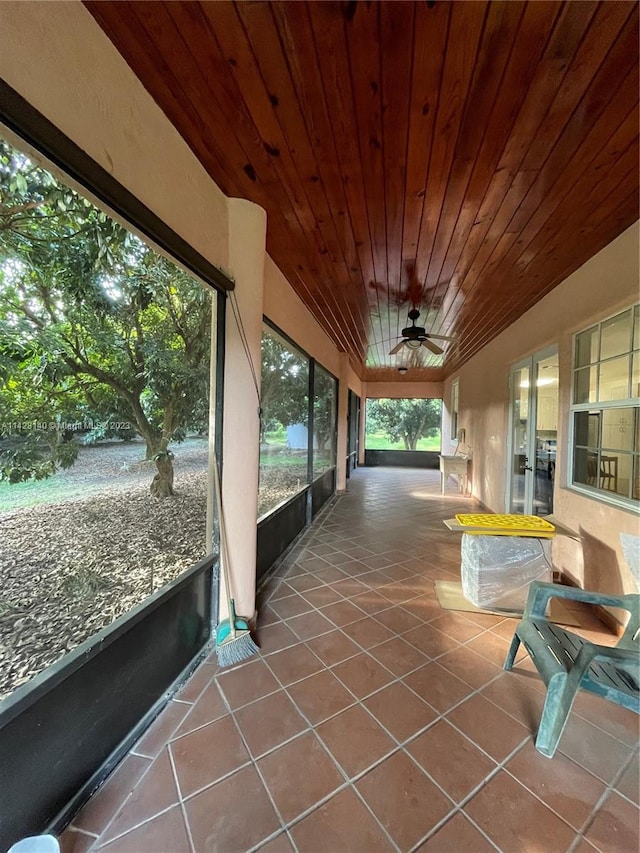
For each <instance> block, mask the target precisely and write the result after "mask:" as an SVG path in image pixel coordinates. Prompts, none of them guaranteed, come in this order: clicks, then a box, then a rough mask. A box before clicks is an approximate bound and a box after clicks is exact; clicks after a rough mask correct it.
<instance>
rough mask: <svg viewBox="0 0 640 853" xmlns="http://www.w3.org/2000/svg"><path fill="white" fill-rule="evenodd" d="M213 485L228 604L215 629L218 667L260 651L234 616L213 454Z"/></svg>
mask: <svg viewBox="0 0 640 853" xmlns="http://www.w3.org/2000/svg"><path fill="white" fill-rule="evenodd" d="M213 469H214V476H213V480H214V486H215V491H216V502H217V504H218V525H219V527H220V564H221V565H222V574H223V576H224V586H225V593H226V595H227V604H228V606H229V618H228V619H223V621H222V622H220V623H219V625H218V629H217V631H216V654H217V656H218V663H219V664H220V666H232V665H233V664H234V663H240V662H241V661H243V660H245V659H246V658H250V657H251V656H252V655H255V654H257V653H258V652H259V651H260V650H259V648H258V646H256V644H255V643H254V642H253V640H252V639H251V633H250V631H249V624H248V622H247V620H246V619H242V618H241V617H239V616H236V605H235V601H234V600H233V598H232V592H231V580H230V577H229V565H228V559H229V550H228V547H227V533H226V526H225V522H224V513H223V511H222V494H221V489H220V473H219V471H218V460H217V459H216V457H215V455H214V457H213Z"/></svg>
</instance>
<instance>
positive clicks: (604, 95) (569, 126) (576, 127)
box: [509, 3, 638, 231]
mask: <svg viewBox="0 0 640 853" xmlns="http://www.w3.org/2000/svg"><path fill="white" fill-rule="evenodd" d="M614 5H617V4H613V3H612V4H605V6H607V7H608V6H614ZM601 8H602V7H601ZM626 21H627V22H628V23H627V25H626V26H625V27H623V29H621V30H620V31H618V37H617V38H614V39H613V41H612V43H611V44H609V49H608V50H607V51H606V52H604V49H603V45H602V44H601V43H600V40H601V34H600V32H601V31H600V28H599V27H598V16H597V15H596V16H595V18H594V19H593V21H592V25H591V27H590V28H589V30H588V32H587V35H586V36H585V39H584V40H583V42H582V44H581V46H580V49H581V51H583V50H584V51H586V50H587V46H588V45H590V43H591V42H590V39H589V35H590V33H593V39H594V40H595V41H597V42H598V46H599V47H600V48H601V51H600V52H599V53H598V56H597V58H598V60H600V55H601V53H604V56H602V59H601V61H600V62H599V65H598V66H597V68H596V69H595V70H593V72H592V73H591V75H590V76H589V71H590V69H587V70H585V71H584V72H582V69H581V68H580V71H581V72H582V73H581V74H580V75H575V76H578V81H577V83H576V85H575V88H574V89H573V90H572V93H573V96H574V98H573V99H572V100H571V102H570V104H569V105H568V106H569V108H568V110H567V113H566V114H565V115H564V116H560V117H559V118H558V119H557V121H555V122H554V123H551V122H548V123H547V125H548V128H549V129H548V131H547V134H546V137H545V138H547V140H548V148H547V150H546V152H545V156H544V157H543V156H542V153H541V150H540V146H541V141H540V137H541V135H542V131H540V133H539V134H538V135H537V136H536V139H535V140H533V141H532V146H531V148H530V149H529V151H528V152H527V156H526V157H525V159H524V162H523V168H524V169H525V170H528V169H529V168H530V167H531V166H530V164H531V162H532V161H534V162H535V164H536V165H535V168H536V169H537V170H538V172H539V178H538V179H537V182H536V183H539V184H542V182H543V181H546V180H548V177H547V176H548V174H549V171H550V170H551V169H552V165H551V164H554V165H555V174H560V172H561V171H562V169H563V167H564V166H565V165H566V163H567V162H568V161H569V159H570V157H571V152H572V150H573V149H572V148H571V147H570V144H569V143H568V141H567V140H568V137H569V136H570V135H571V133H572V132H574V133H575V135H576V138H577V143H578V142H579V141H580V130H581V128H583V127H584V124H585V121H588V122H592V121H595V120H597V118H598V116H599V115H600V114H601V112H602V111H603V110H604V109H605V108H606V105H607V104H608V103H609V100H610V99H611V94H612V92H611V80H612V79H619V78H620V74H621V73H622V74H623V75H625V76H626V71H627V70H628V69H629V68H630V67H632V65H633V63H634V61H637V54H638V50H637V27H636V26H635V25H634V21H633V20H632V16H628V17H627V19H626ZM634 47H635V52H634V54H633V55H631V53H630V48H631V49H633V48H634ZM574 64H577V65H578V66H581V64H584V60H583V59H582V57H581V54H580V51H579V52H578V54H576V57H575V60H574V62H572V63H571V66H570V68H569V70H568V73H567V77H570V76H571V72H572V69H573V67H574ZM618 65H620V70H618V73H616V70H617V66H618ZM569 90H570V85H569V83H568V82H567V78H566V77H565V84H564V85H563V86H562V87H561V89H560V90H559V91H558V94H557V95H556V98H555V99H554V104H555V103H556V102H557V101H558V100H561V101H562V103H563V104H565V103H567V101H568V95H567V92H568V91H569ZM594 102H595V103H594ZM554 104H552V105H551V109H550V111H549V113H550V114H553V116H554V117H555V116H557V114H558V111H557V109H556V110H554ZM584 113H586V115H584ZM563 119H564V120H563ZM534 147H535V150H536V155H535V157H533V158H532V157H530V152H531V151H532V149H533V148H534ZM536 189H537V188H536V185H535V184H534V187H533V188H532V190H531V191H530V192H531V194H532V195H531V196H530V199H531V201H530V204H527V203H526V199H523V204H522V205H521V207H520V208H518V210H517V211H516V213H515V215H514V217H513V220H512V222H511V223H510V226H509V227H511V228H513V229H514V230H516V231H521V230H523V228H524V226H525V224H526V223H527V222H528V221H529V219H530V217H531V215H532V209H531V206H532V205H533V206H535V207H536V208H537V198H538V197H539V192H538V193H537V194H536Z"/></svg>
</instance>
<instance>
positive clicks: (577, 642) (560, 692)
mask: <svg viewBox="0 0 640 853" xmlns="http://www.w3.org/2000/svg"><path fill="white" fill-rule="evenodd" d="M551 598H566V599H571V600H573V601H583V602H585V603H587V604H599V605H605V606H607V607H619V608H621V609H623V610H627V611H629V613H630V614H631V615H630V619H629V622H628V623H627V626H626V628H625V631H624V634H623V635H622V637H621V638H620V640H619V642H618V644H617V646H615V647H613V648H610V647H608V646H600V645H598V644H597V643H591V642H589V641H588V640H584V639H583V638H582V637H580V636H578V635H577V634H574V633H572V632H571V631H567V630H565V629H564V628H560V627H559V626H558V625H554V624H553V623H552V622H549V621H548V619H547V618H546V617H545V613H546V610H547V605H548V603H549V600H550V599H551ZM639 635H640V595H636V594H631V595H620V596H617V595H605V594H603V593H599V592H589V591H587V590H583V589H576V588H574V587H568V586H559V585H557V584H550V583H543V582H541V581H534V582H533V583H532V584H531V587H530V589H529V594H528V598H527V604H526V607H525V610H524V615H523V617H522V621H521V622H520V624H519V625H518V627H517V628H516V632H515V634H514V636H513V640H512V641H511V648H510V649H509V653H508V655H507V659H506V661H505V664H504V668H505V669H506V670H510V669H511V668H512V666H513V662H514V660H515V656H516V653H517V651H518V647H519V646H520V643H521V642H522V643H523V644H524V646H525V648H526V649H527V651H528V652H529V654H530V656H531V660H532V661H533V663H534V664H535V666H536V669H537V670H538V672H539V673H540V675H541V677H542V679H543V680H544V682H545V684H546V685H547V696H546V699H545V703H544V708H543V711H542V719H541V720H540V726H539V728H538V734H537V737H536V749H537V750H538V752H541V753H542V754H543V755H546V756H547V757H548V758H552V757H553V754H554V752H555V751H556V747H557V746H558V741H559V740H560V737H561V735H562V732H563V731H564V727H565V725H566V722H567V719H568V717H569V711H570V710H571V706H572V705H573V700H574V699H575V697H576V694H577V692H578V689H579V688H580V687H582V688H583V689H584V690H589V691H590V692H591V693H596V694H597V695H598V696H603V697H604V698H605V699H609V700H611V701H612V702H615V703H616V704H618V705H622V706H624V707H625V708H630V709H631V710H632V711H635V712H636V714H640V640H639Z"/></svg>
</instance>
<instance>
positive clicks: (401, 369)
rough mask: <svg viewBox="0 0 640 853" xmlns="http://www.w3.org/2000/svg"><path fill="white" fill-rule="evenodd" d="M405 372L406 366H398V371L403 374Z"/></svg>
mask: <svg viewBox="0 0 640 853" xmlns="http://www.w3.org/2000/svg"><path fill="white" fill-rule="evenodd" d="M406 372H407V368H406V367H399V368H398V373H401V374H402V375H403V376H404V375H405V373H406Z"/></svg>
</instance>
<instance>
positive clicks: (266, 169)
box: [138, 2, 301, 229]
mask: <svg viewBox="0 0 640 853" xmlns="http://www.w3.org/2000/svg"><path fill="white" fill-rule="evenodd" d="M138 5H139V8H140V9H142V10H143V14H145V13H146V11H147V4H145V3H144V2H142V3H139V4H138ZM161 6H162V8H163V10H165V11H166V12H167V15H168V16H169V18H168V20H169V21H170V23H171V26H172V27H173V29H174V31H175V32H176V34H177V36H176V37H177V38H179V39H180V40H181V41H182V42H183V44H184V45H185V47H186V48H187V50H189V44H187V42H186V41H185V40H184V39H183V33H184V32H185V31H188V23H187V18H186V17H185V18H184V19H183V20H182V21H180V25H179V26H176V21H175V20H174V19H173V18H172V17H171V14H172V12H173V14H176V12H177V10H178V9H181V10H182V12H181V14H183V15H185V16H186V15H189V14H190V13H191V12H192V11H195V10H197V9H198V8H199V7H198V6H196V4H187V5H186V6H185V5H184V4H167V5H165V4H161ZM150 22H151V23H152V24H154V23H155V24H156V25H157V24H158V23H159V17H158V15H152V16H151V18H150ZM211 37H212V42H211V43H210V46H213V45H214V44H215V46H216V47H218V45H217V43H216V42H215V39H214V38H213V34H212V36H211ZM221 59H222V62H221V66H222V67H224V68H225V69H226V63H225V62H224V58H223V57H221ZM212 60H213V51H211V50H209V51H207V52H206V57H205V59H202V60H199V61H195V62H194V66H195V68H194V71H193V73H185V75H184V76H185V77H186V78H187V82H188V85H189V86H191V87H193V86H195V84H196V80H200V81H201V82H202V83H204V86H205V89H206V93H207V96H206V98H203V99H201V102H200V109H201V111H202V110H205V109H206V111H207V112H206V114H207V115H211V117H212V120H213V121H214V124H213V125H212V126H215V127H222V128H223V131H220V132H219V135H220V136H223V137H224V139H225V150H226V151H233V150H234V146H235V147H237V150H238V152H239V153H240V155H241V156H240V157H239V158H238V159H237V161H236V169H235V171H236V172H238V173H240V174H246V169H245V167H246V165H247V164H250V165H251V166H252V167H253V163H256V155H257V158H258V160H259V161H260V164H259V169H260V173H261V175H262V177H261V178H260V179H259V180H256V181H253V180H252V179H251V178H250V177H249V175H247V176H246V180H247V184H248V185H247V186H246V187H245V186H243V189H242V191H241V192H240V194H239V195H240V196H241V197H244V198H248V199H250V200H251V201H254V202H256V203H257V204H260V205H261V206H262V207H263V208H264V209H268V206H269V205H268V201H269V198H270V197H271V194H272V193H275V194H276V195H277V196H278V198H279V202H280V203H279V205H278V209H279V211H280V212H281V213H282V214H283V216H284V219H285V220H286V221H287V222H288V224H289V226H290V227H293V228H294V229H295V228H296V227H297V226H298V225H299V224H301V222H300V219H299V215H300V207H299V206H298V208H297V209H296V207H295V206H294V204H292V203H291V196H290V195H288V194H287V193H286V192H285V191H284V188H283V185H282V181H281V180H280V179H279V177H278V175H277V173H276V172H275V170H274V168H273V165H272V163H271V162H270V159H269V157H268V155H267V153H266V151H264V150H263V147H262V144H261V140H260V136H259V133H258V131H257V128H255V125H254V124H253V122H252V120H251V117H250V115H249V114H248V113H246V111H245V109H244V100H243V99H242V96H241V93H239V92H238V93H237V94H236V96H235V97H234V96H233V95H232V94H231V93H232V91H235V81H234V80H233V79H232V78H231V76H230V75H228V73H227V81H228V84H229V88H228V89H227V87H226V86H219V87H217V89H216V90H215V91H214V90H213V89H212V88H211V86H210V85H209V83H208V80H207V77H206V76H205V71H213V68H212V66H211V64H210V63H211V61H212ZM212 76H213V75H212ZM218 96H221V97H223V99H224V101H223V102H222V103H221V102H220V101H219V100H218ZM185 97H188V91H185ZM228 115H233V116H236V117H239V118H240V119H241V120H242V126H243V127H244V129H245V131H246V132H245V135H244V137H243V139H240V138H239V137H238V135H237V133H236V132H235V131H234V129H233V127H231V126H230V125H229V124H228V123H227V122H226V116H228ZM218 138H219V137H218V136H215V137H214V136H213V135H212V134H209V135H208V136H207V143H208V144H209V143H210V144H215V141H217V139H218ZM249 139H250V140H251V141H252V147H253V150H254V153H253V154H251V153H250V152H248V151H247V150H246V148H245V144H246V142H247V141H248V140H249ZM227 156H228V155H227ZM212 177H213V179H214V180H216V175H215V173H214V174H212Z"/></svg>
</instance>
